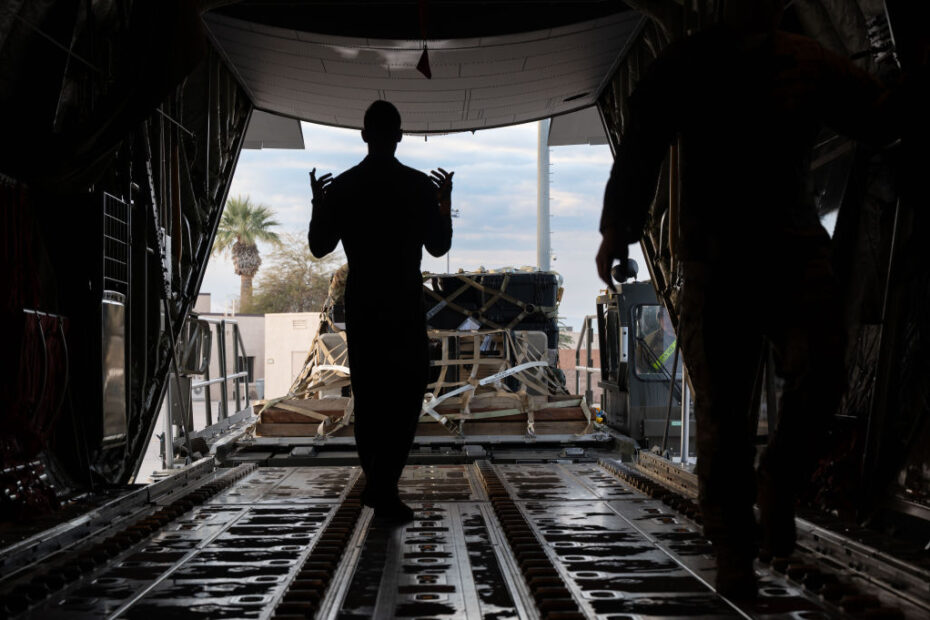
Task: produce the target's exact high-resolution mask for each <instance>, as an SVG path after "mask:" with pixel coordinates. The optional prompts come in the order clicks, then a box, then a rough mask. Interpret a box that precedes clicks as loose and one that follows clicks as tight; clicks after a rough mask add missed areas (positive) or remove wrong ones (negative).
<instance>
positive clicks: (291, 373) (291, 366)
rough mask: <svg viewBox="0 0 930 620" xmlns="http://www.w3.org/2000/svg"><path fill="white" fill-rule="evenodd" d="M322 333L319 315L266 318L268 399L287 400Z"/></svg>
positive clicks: (266, 393)
mask: <svg viewBox="0 0 930 620" xmlns="http://www.w3.org/2000/svg"><path fill="white" fill-rule="evenodd" d="M319 329H320V313H319V312H287V313H281V314H266V315H265V331H264V338H265V341H264V347H263V349H262V351H263V357H262V359H263V360H264V377H265V397H266V398H275V397H277V396H284V395H285V394H287V391H288V389H289V388H290V387H291V384H292V383H293V382H294V379H295V378H297V375H298V374H299V373H300V371H301V370H303V367H304V362H305V361H306V359H307V353H308V352H309V351H310V345H311V344H313V339H314V338H315V337H316V334H317V331H319Z"/></svg>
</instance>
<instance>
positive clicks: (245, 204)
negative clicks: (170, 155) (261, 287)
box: [213, 196, 281, 310]
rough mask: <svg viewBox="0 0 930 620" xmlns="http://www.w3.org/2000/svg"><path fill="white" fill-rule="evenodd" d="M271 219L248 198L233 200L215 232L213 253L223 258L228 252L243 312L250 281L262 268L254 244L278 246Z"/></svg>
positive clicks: (249, 296) (248, 301) (249, 297)
mask: <svg viewBox="0 0 930 620" xmlns="http://www.w3.org/2000/svg"><path fill="white" fill-rule="evenodd" d="M271 218H272V212H271V209H269V208H268V207H266V206H264V205H253V204H252V202H251V201H250V200H249V197H248V196H246V197H245V198H242V196H236V197H235V198H230V199H229V200H228V201H227V202H226V208H225V209H224V210H223V217H222V218H221V219H220V225H219V228H218V229H217V231H216V240H215V241H214V242H213V253H214V254H225V253H227V252H230V251H231V253H232V260H233V267H234V268H235V270H236V275H237V276H239V277H240V278H241V283H240V285H239V308H240V309H243V310H244V309H246V308H248V307H249V305H250V304H251V303H252V278H254V277H255V274H256V273H258V268H259V267H261V265H262V259H261V257H260V256H259V255H258V246H256V245H255V242H256V241H265V242H268V243H275V244H277V243H280V242H281V240H280V239H279V238H278V233H276V232H274V231H273V230H271V229H272V228H274V227H275V226H278V222H276V221H274V220H273V219H271Z"/></svg>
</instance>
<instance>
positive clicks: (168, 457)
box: [163, 389, 174, 469]
mask: <svg viewBox="0 0 930 620" xmlns="http://www.w3.org/2000/svg"><path fill="white" fill-rule="evenodd" d="M165 400H167V403H166V405H167V406H166V409H167V411H165V412H164V424H165V434H164V439H163V441H164V442H165V443H164V447H165V459H164V461H163V465H164V466H165V469H174V427H173V426H172V425H171V418H172V417H173V416H172V415H171V390H170V389H169V390H168V398H167V399H165Z"/></svg>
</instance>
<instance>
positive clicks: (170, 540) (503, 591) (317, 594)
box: [3, 461, 920, 620]
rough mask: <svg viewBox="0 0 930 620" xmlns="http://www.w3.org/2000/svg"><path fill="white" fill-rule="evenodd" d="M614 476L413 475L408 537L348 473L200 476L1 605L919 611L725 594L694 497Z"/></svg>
mask: <svg viewBox="0 0 930 620" xmlns="http://www.w3.org/2000/svg"><path fill="white" fill-rule="evenodd" d="M623 467H624V466H623V465H621V464H619V463H613V464H611V463H606V464H605V463H601V464H598V463H593V462H588V463H559V464H552V463H547V464H492V463H489V462H487V461H478V462H476V463H473V464H469V465H420V466H408V468H407V469H406V470H405V474H404V479H403V481H402V497H403V498H404V499H405V501H407V502H408V503H409V504H410V505H411V506H412V507H413V508H414V509H415V511H416V519H415V521H414V522H412V523H410V524H408V525H406V526H403V527H389V526H386V525H384V524H381V523H379V522H378V521H376V520H373V518H372V516H373V515H372V511H371V510H370V509H368V508H364V507H362V506H361V505H360V503H359V501H358V495H359V492H360V490H361V487H362V485H363V483H364V481H363V480H361V479H360V478H361V476H360V470H359V469H358V468H356V467H350V466H345V467H256V466H255V465H253V464H248V465H239V466H237V467H235V468H232V469H218V470H215V471H207V472H206V474H205V475H204V476H203V477H202V479H201V480H199V481H198V480H197V479H195V478H191V480H190V481H188V483H187V484H185V486H183V488H181V487H179V488H177V489H175V490H174V491H173V492H172V493H167V494H165V495H164V496H163V497H162V498H161V499H159V500H157V501H154V502H151V505H150V506H149V507H148V508H146V509H145V510H144V511H143V512H142V513H138V514H136V515H135V516H133V517H132V518H128V517H127V518H126V519H125V521H124V522H123V523H120V524H115V525H114V524H113V523H111V524H110V525H111V530H110V531H107V532H104V533H101V534H100V536H99V537H98V540H96V541H90V543H88V541H84V543H82V546H81V547H80V548H77V547H75V549H73V550H72V551H71V552H69V553H57V554H52V555H51V556H49V559H48V560H46V561H43V562H39V563H38V564H36V565H35V566H33V567H31V568H29V569H28V572H30V573H32V575H33V576H31V577H29V579H30V580H29V581H25V578H24V579H21V580H20V581H22V583H23V584H25V585H22V584H21V585H20V586H19V587H18V588H16V589H14V590H13V591H12V592H8V593H7V594H6V595H5V597H4V599H3V600H4V601H5V603H4V604H5V605H6V606H7V612H9V613H11V614H13V615H21V616H22V617H34V618H50V619H51V618H80V617H94V618H100V617H125V618H266V617H275V618H291V617H294V618H296V617H318V618H345V619H351V618H370V617H376V618H485V619H495V620H500V619H504V618H552V619H570V618H610V619H621V618H624V619H625V618H632V617H655V618H667V617H681V616H702V617H753V618H766V617H771V618H775V617H778V618H784V617H795V618H821V617H840V616H844V615H846V612H849V613H854V612H856V611H864V610H871V613H872V615H870V617H920V613H919V611H917V610H916V608H914V609H911V608H910V607H909V606H908V604H907V603H906V602H904V603H902V601H900V600H896V599H895V598H894V597H893V596H890V595H889V596H884V595H879V596H878V599H879V600H877V601H874V600H869V601H866V600H865V598H866V597H868V596H872V594H868V595H866V594H861V593H860V594H858V595H857V596H858V597H859V598H863V600H862V601H860V603H861V605H862V606H861V607H859V608H856V607H852V606H853V605H856V604H858V603H856V601H854V600H852V599H851V598H850V596H848V593H847V594H846V595H844V594H843V592H839V595H838V596H832V595H831V594H830V592H829V589H828V588H827V589H825V588H826V586H829V585H830V584H829V583H827V584H826V586H821V587H820V588H819V591H820V593H819V594H818V593H817V592H816V591H815V590H817V588H811V587H804V586H803V585H802V581H803V580H804V579H809V576H810V575H811V574H812V571H814V572H816V570H815V569H811V568H810V567H809V568H808V569H805V570H802V571H800V572H799V571H798V570H795V571H794V572H792V571H791V570H790V567H788V569H787V570H785V567H782V572H781V573H780V572H778V571H777V570H774V569H772V568H771V567H768V566H763V565H761V564H758V571H759V574H760V576H761V596H760V598H759V600H758V601H757V602H755V603H754V604H752V605H751V606H742V607H741V606H739V605H736V604H734V603H731V602H729V601H727V600H724V599H723V598H721V597H719V596H718V595H716V594H715V592H714V591H713V589H712V587H711V586H710V585H709V584H713V561H712V556H711V555H710V548H709V545H708V544H707V542H706V541H705V540H704V539H703V538H702V536H701V534H700V526H698V525H697V524H696V523H694V522H693V521H692V520H691V519H690V518H689V517H688V516H686V515H688V514H691V515H692V516H694V512H693V508H694V506H693V503H692V502H691V501H690V500H687V499H685V498H684V497H682V496H676V495H674V494H671V495H668V494H659V495H662V496H663V499H664V500H665V501H662V500H660V499H657V498H655V497H650V496H648V495H646V494H644V493H642V492H641V491H640V490H638V489H637V488H635V486H641V485H639V484H636V481H637V478H636V474H634V473H631V472H632V470H626V472H627V475H626V476H624V475H623V474H624V470H623ZM631 475H632V476H633V477H630V476H631ZM631 480H632V481H633V483H634V484H630V483H629V481H631ZM669 504H671V505H669ZM126 514H128V513H126ZM101 531H102V530H101ZM56 557H57V560H56ZM798 561H799V562H803V560H798ZM24 570H25V569H24ZM783 573H786V574H783ZM818 574H819V573H818ZM825 581H828V582H829V580H828V579H825ZM809 585H810V582H808V586H809ZM843 596H845V598H843ZM840 601H844V602H843V603H842V604H843V607H841V603H840ZM876 612H877V614H876ZM882 614H884V615H882Z"/></svg>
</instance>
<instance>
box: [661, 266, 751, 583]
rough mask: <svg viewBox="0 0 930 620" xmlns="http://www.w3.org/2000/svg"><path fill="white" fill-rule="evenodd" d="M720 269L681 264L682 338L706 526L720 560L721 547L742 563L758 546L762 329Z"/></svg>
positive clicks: (680, 334)
mask: <svg viewBox="0 0 930 620" xmlns="http://www.w3.org/2000/svg"><path fill="white" fill-rule="evenodd" d="M724 276H725V274H721V273H715V272H714V271H712V269H711V268H709V267H707V266H706V265H704V264H689V265H688V266H687V267H686V270H685V280H684V286H683V289H682V298H681V320H680V323H679V338H680V340H681V348H682V353H683V355H684V360H685V364H686V365H687V369H688V374H689V375H690V376H691V383H692V385H693V386H694V390H695V396H694V398H695V401H694V406H695V414H696V417H697V431H696V433H697V455H698V462H697V476H698V485H699V498H698V499H699V503H700V506H701V516H702V519H703V522H704V533H705V535H706V536H707V538H708V539H710V541H711V542H712V543H713V544H714V547H715V549H716V550H717V555H718V559H719V558H720V556H721V553H725V554H730V553H732V554H737V555H738V556H739V557H738V558H737V559H738V560H739V561H740V562H742V564H743V565H744V566H745V565H746V562H747V560H746V558H748V559H749V561H751V558H752V557H754V556H755V545H756V527H755V518H754V517H753V511H752V506H753V502H754V500H755V472H754V468H753V465H754V460H755V448H754V442H753V440H752V438H753V434H754V430H755V429H753V428H751V427H750V416H749V411H750V404H751V400H752V387H753V383H754V378H755V375H756V371H757V367H758V360H759V357H760V353H761V347H762V333H761V330H760V327H759V325H758V324H756V323H755V322H754V320H753V319H754V317H753V313H752V310H751V309H748V308H745V307H741V304H740V300H739V299H738V298H737V297H736V296H734V294H733V288H732V280H729V279H727V278H725V277H724ZM750 566H751V564H750Z"/></svg>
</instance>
